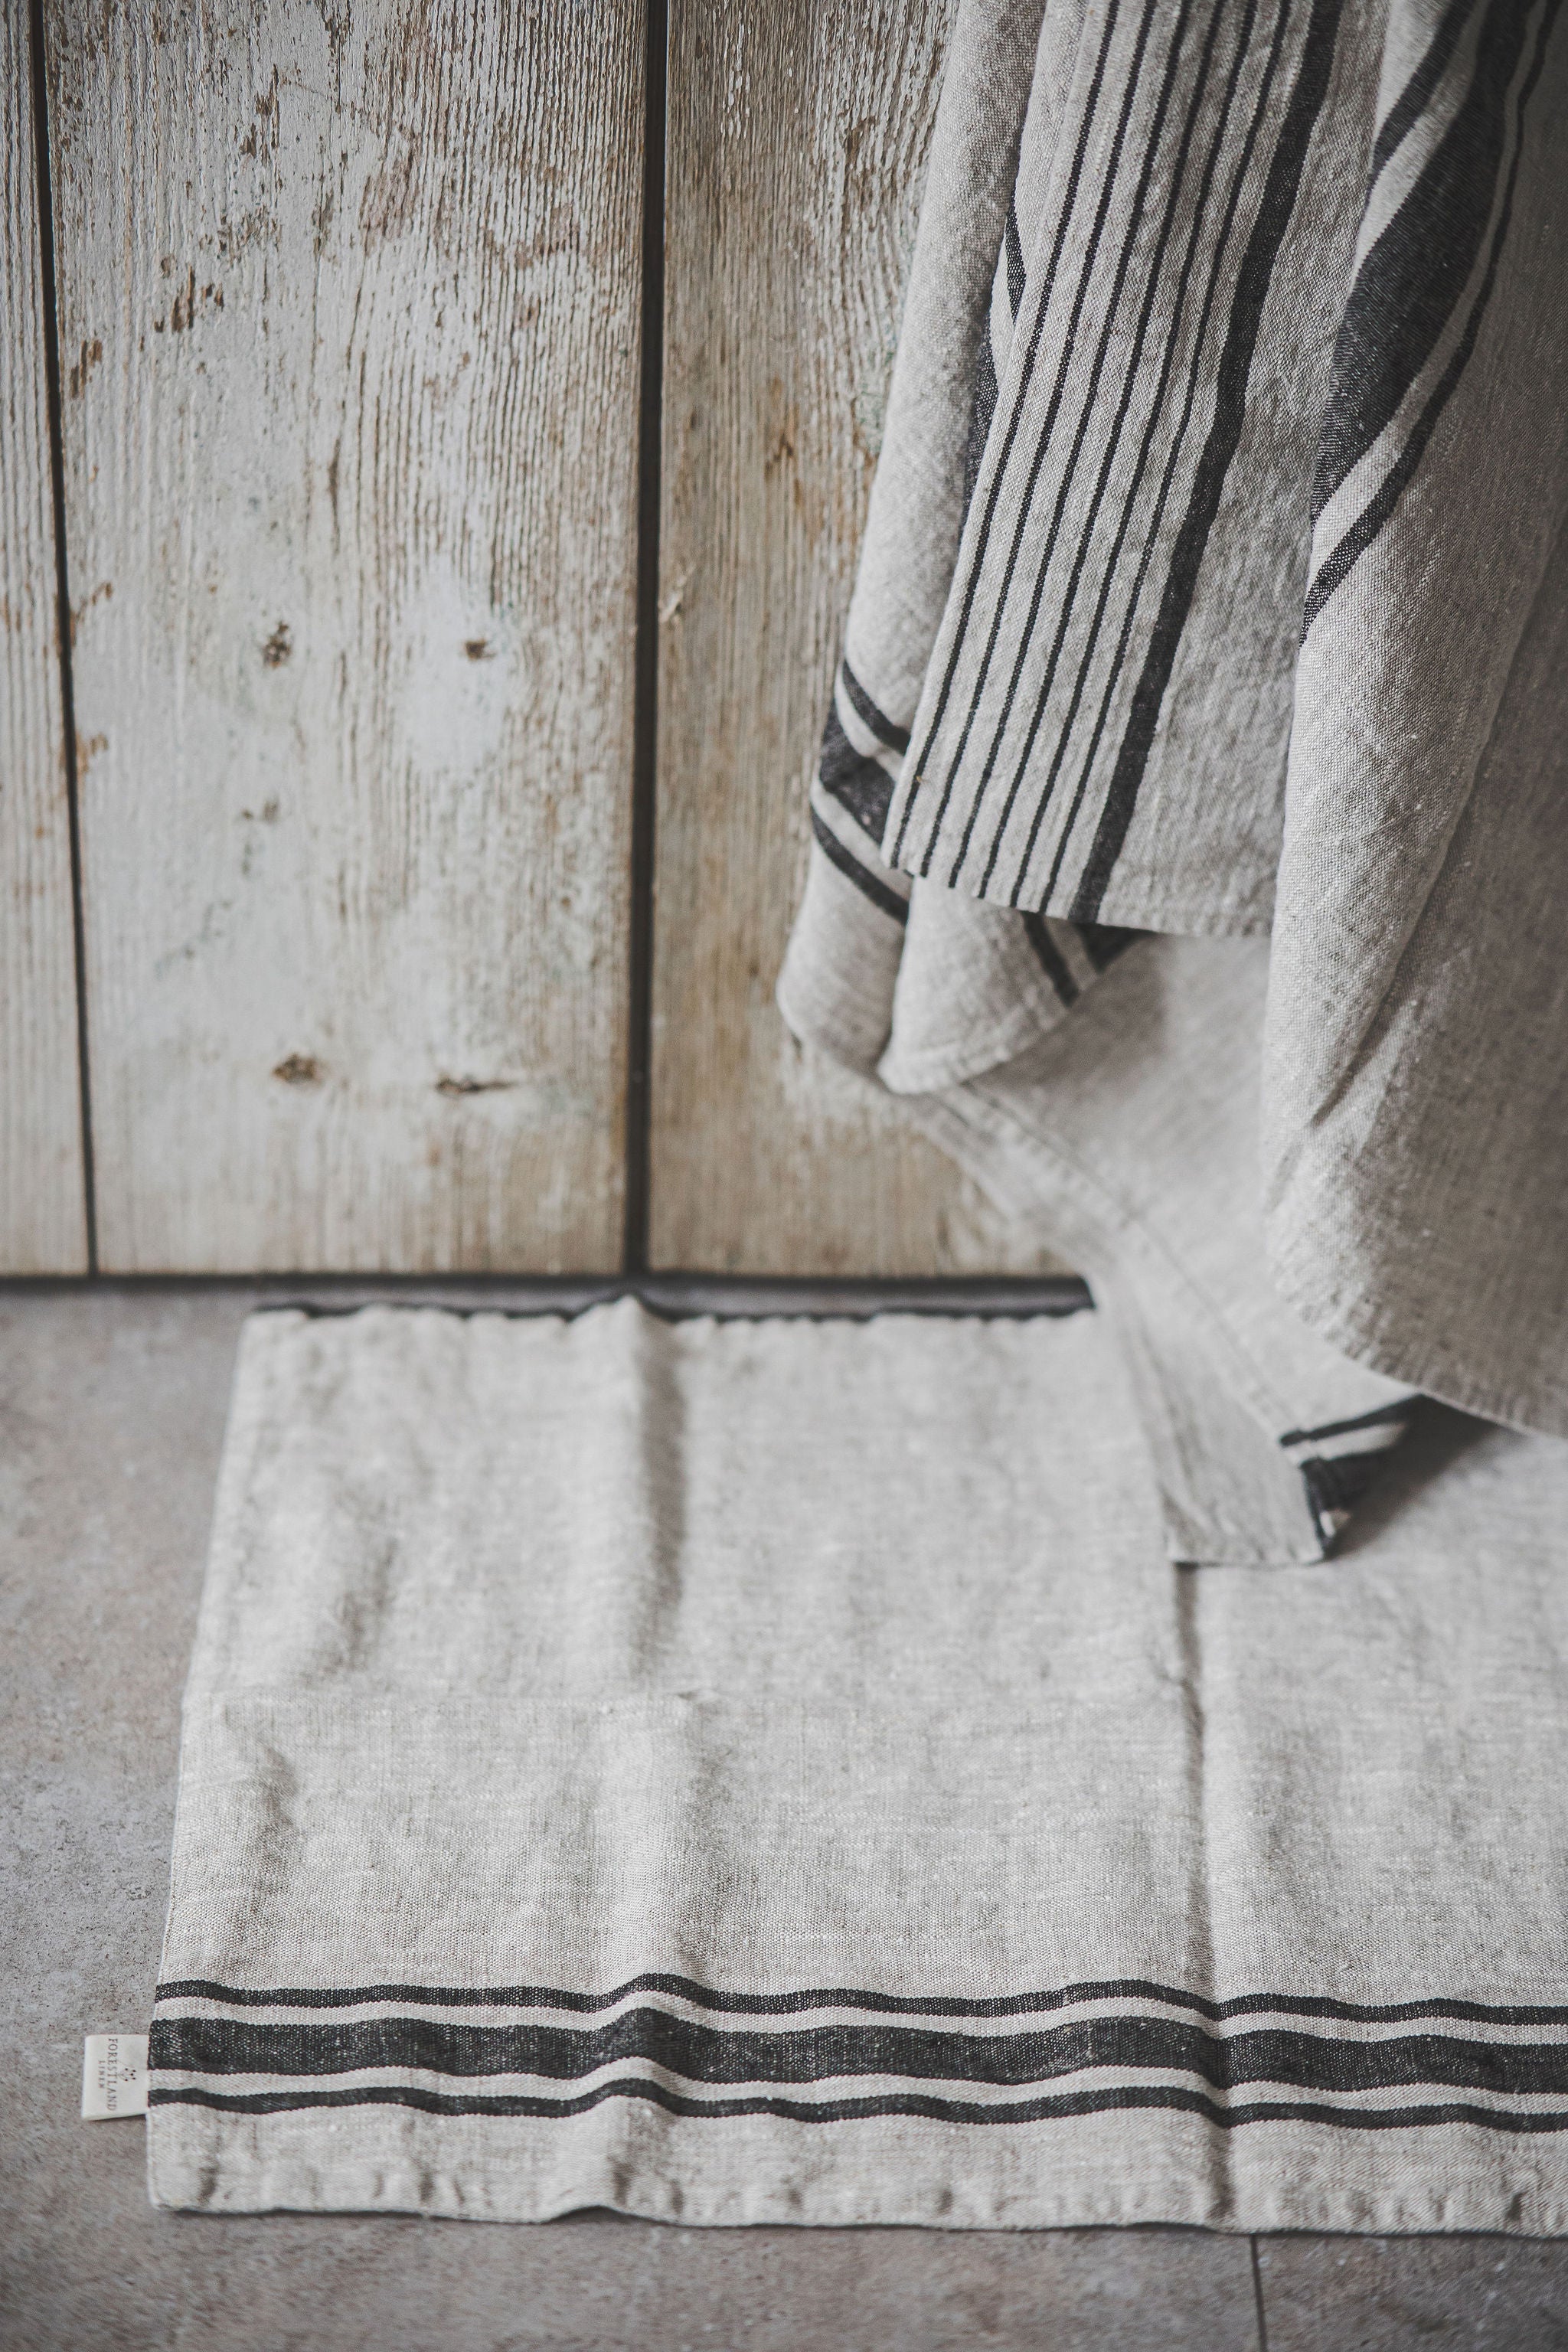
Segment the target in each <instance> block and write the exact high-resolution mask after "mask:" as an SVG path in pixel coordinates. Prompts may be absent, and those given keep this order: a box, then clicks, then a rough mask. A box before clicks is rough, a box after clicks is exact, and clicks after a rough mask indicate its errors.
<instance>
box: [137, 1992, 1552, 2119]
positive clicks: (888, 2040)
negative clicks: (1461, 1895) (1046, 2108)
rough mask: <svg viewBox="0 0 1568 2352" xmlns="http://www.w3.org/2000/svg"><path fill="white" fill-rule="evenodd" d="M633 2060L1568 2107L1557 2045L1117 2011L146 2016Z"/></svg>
mask: <svg viewBox="0 0 1568 2352" xmlns="http://www.w3.org/2000/svg"><path fill="white" fill-rule="evenodd" d="M634 2061H641V2062H643V2063H647V2064H649V2065H654V2066H659V2067H662V2068H663V2069H664V2070H665V2072H666V2073H667V2074H677V2075H679V2076H680V2077H681V2078H682V2079H683V2080H684V2081H685V2082H687V2083H690V2084H742V2083H778V2084H794V2085H800V2084H808V2083H827V2082H837V2081H841V2080H842V2079H844V2078H845V2077H846V2076H852V2075H856V2074H875V2075H881V2076H885V2077H889V2078H896V2079H899V2080H900V2081H903V2082H907V2083H911V2084H914V2083H983V2084H988V2085H990V2086H992V2087H994V2088H1004V2087H1006V2088H1019V2087H1022V2086H1024V2085H1026V2084H1037V2083H1047V2082H1058V2081H1060V2080H1062V2079H1063V2078H1064V2077H1067V2076H1069V2075H1073V2074H1085V2073H1088V2072H1089V2071H1090V2070H1092V2069H1098V2068H1104V2067H1116V2068H1128V2069H1136V2070H1138V2071H1140V2072H1146V2073H1151V2074H1152V2073H1161V2074H1190V2075H1193V2076H1195V2078H1196V2079H1197V2080H1198V2081H1199V2082H1202V2083H1206V2084H1208V2085H1209V2086H1210V2088H1211V2089H1214V2090H1222V2091H1231V2090H1237V2089H1241V2088H1244V2087H1246V2086H1247V2085H1250V2084H1259V2083H1268V2084H1276V2085H1279V2086H1280V2087H1284V2088H1289V2089H1290V2090H1295V2091H1302V2092H1326V2093H1331V2094H1333V2095H1337V2096H1346V2095H1359V2094H1363V2093H1365V2092H1369V2091H1389V2090H1425V2091H1489V2092H1492V2093H1494V2094H1495V2095H1498V2096H1500V2097H1515V2098H1517V2097H1521V2096H1535V2097H1542V2096H1550V2097H1568V2042H1545V2043H1542V2042H1471V2041H1465V2040H1462V2039H1460V2038H1459V2037H1458V2036H1456V2035H1451V2034H1446V2033H1410V2034H1401V2035H1398V2036H1397V2037H1388V2038H1383V2039H1378V2040H1375V2041H1347V2040H1344V2039H1342V2038H1339V2037H1337V2036H1331V2035H1327V2034H1321V2033H1307V2032H1300V2031H1297V2030H1294V2029H1291V2028H1289V2027H1283V2026H1269V2027H1264V2028H1259V2029H1254V2030H1252V2031H1249V2032H1237V2033H1234V2034H1224V2035H1222V2034H1216V2033H1215V2032H1213V2031H1212V2029H1211V2028H1209V2027H1208V2026H1206V2025H1201V2024H1194V2023H1192V2022H1190V2021H1187V2020H1185V2019H1181V2018H1172V2017H1130V2016H1125V2015H1124V2016H1121V2017H1114V2016H1110V2017H1106V2016H1101V2017H1091V2018H1084V2019H1081V2020H1079V2021H1077V2022H1075V2023H1073V2024H1070V2025H1058V2026H1053V2027H1051V2028H1049V2029H1048V2030H1047V2031H1044V2032H1030V2033H952V2032H932V2031H931V2029H930V2028H923V2027H919V2026H910V2025H892V2024H878V2025H845V2024H835V2025H821V2026H815V2027H806V2028H804V2029H795V2030H792V2031H790V2032H773V2033H768V2032H757V2031H756V2030H754V2029H750V2028H745V2027H742V2028H732V2027H731V2028H725V2027H721V2026H715V2025H710V2024H708V2023H706V2022H702V2021H694V2020H692V2019H690V2018H688V2017H681V2016H678V2015H675V2014H673V2013H672V2012H671V2011H668V2010H665V2009H633V2010H626V2011H623V2012H622V2014H621V2015H620V2016H618V2017H616V2018H615V2019H613V2020H612V2021H610V2022H609V2023H607V2024H605V2025H599V2026H593V2027H582V2026H570V2025H542V2024H539V2023H528V2024H508V2025H468V2024H458V2023H457V2022H456V2021H453V2020H452V2019H449V2018H430V2017H375V2018H361V2019H357V2020H355V2021H353V2023H333V2024H317V2023H311V2024H301V2023H298V2022H294V2023H289V2024H273V2023H263V2022H260V2021H257V2020H255V2019H251V2018H241V2019H236V2018H227V2017H165V2018H158V2019H156V2020H155V2021H154V2022H153V2032H152V2043H151V2049H150V2053H149V2063H150V2065H151V2066H152V2068H153V2071H154V2073H157V2074H262V2075H273V2076H279V2077H289V2078H293V2079H309V2078H310V2077H311V2076H317V2075H322V2074H367V2073H371V2072H373V2071H375V2070H378V2069H381V2068H386V2067H409V2068H414V2069H416V2070H418V2071H419V2072H421V2073H424V2074H445V2075H449V2076H454V2077H458V2078H459V2079H464V2078H466V2079H470V2080H479V2079H482V2078H486V2077H494V2076H496V2075H499V2074H531V2075H537V2076H539V2077H541V2078H542V2079H543V2080H544V2081H547V2082H552V2083H571V2082H580V2081H582V2080H583V2078H584V2076H586V2075H589V2074H598V2073H600V2072H601V2071H602V2069H603V2068H605V2067H606V2066H618V2065H626V2064H627V2063H632V2062H634Z"/></svg>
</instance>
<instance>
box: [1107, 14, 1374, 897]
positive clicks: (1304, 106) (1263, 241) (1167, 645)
mask: <svg viewBox="0 0 1568 2352" xmlns="http://www.w3.org/2000/svg"><path fill="white" fill-rule="evenodd" d="M1339 14H1340V11H1339V0H1313V5H1312V9H1311V14H1310V17H1309V19H1308V25H1307V33H1306V38H1305V42H1304V44H1303V47H1302V52H1301V62H1300V69H1299V71H1298V74H1297V77H1296V82H1295V87H1294V88H1293V89H1292V90H1291V92H1290V97H1289V103H1288V105H1287V106H1286V109H1285V114H1284V119H1283V121H1282V123H1281V126H1280V131H1279V142H1278V143H1277V145H1276V147H1275V150H1274V154H1273V157H1272V159H1271V161H1270V163H1269V166H1268V178H1267V180H1266V182H1265V184H1264V189H1263V194H1262V199H1261V201H1260V203H1259V205H1258V214H1257V217H1256V219H1255V220H1254V222H1253V226H1252V233H1251V235H1250V236H1249V237H1248V238H1247V247H1246V250H1245V252H1244V254H1243V256H1242V261H1241V268H1240V270H1239V272H1238V274H1237V284H1236V292H1235V296H1234V299H1233V301H1232V304H1231V312H1230V320H1229V324H1228V326H1227V329H1226V338H1225V342H1224V345H1223V347H1222V349H1221V352H1220V358H1219V365H1218V369H1217V371H1216V383H1215V405H1214V415H1213V419H1212V422H1211V424H1210V426H1209V432H1208V438H1207V440H1206V442H1205V446H1204V451H1203V455H1202V457H1201V458H1200V460H1199V463H1198V468H1197V473H1196V476H1195V478H1194V482H1193V487H1192V490H1191V494H1190V496H1189V498H1188V501H1187V511H1186V513H1185V515H1184V518H1183V521H1182V526H1181V529H1180V530H1179V531H1178V533H1177V535H1176V541H1175V546H1174V548H1173V551H1172V556H1171V565H1170V570H1169V572H1168V573H1167V575H1166V580H1165V588H1164V593H1163V596H1162V598H1161V602H1160V609H1159V613H1158V615H1157V617H1156V619H1155V623H1154V626H1153V632H1152V636H1151V638H1150V643H1149V649H1148V652H1147V654H1146V656H1145V657H1144V662H1143V667H1142V674H1141V676H1140V677H1139V680H1138V684H1137V687H1136V688H1135V689H1134V692H1133V696H1132V707H1131V713H1130V716H1129V719H1128V723H1127V730H1126V733H1125V735H1124V736H1123V738H1122V742H1121V750H1120V751H1119V752H1118V754H1117V760H1116V766H1115V769H1114V771H1113V772H1112V774H1111V779H1110V786H1109V788H1108V790H1107V793H1106V797H1105V804H1104V807H1103V808H1102V809H1101V811H1100V823H1099V824H1098V826H1097V827H1096V830H1095V835H1094V842H1093V845H1092V847H1091V848H1090V851H1089V860H1088V863H1087V865H1086V866H1085V867H1084V871H1083V875H1082V877H1081V879H1080V880H1079V887H1078V891H1077V894H1076V896H1075V898H1074V900H1073V908H1072V913H1073V920H1074V921H1075V922H1079V923H1092V922H1094V921H1096V920H1098V919H1099V915H1100V901H1101V899H1102V898H1104V896H1105V891H1106V887H1107V885H1108V884H1109V882H1110V873H1111V868H1112V867H1113V866H1114V865H1115V864H1116V861H1117V859H1118V857H1119V856H1121V845H1122V844H1123V842H1124V841H1125V840H1126V838H1127V833H1128V828H1129V826H1130V825H1131V822H1132V811H1133V808H1134V807H1135V805H1136V803H1137V799H1138V792H1139V787H1140V786H1141V784H1142V781H1143V772H1144V770H1145V768H1146V767H1147V766H1148V763H1149V754H1150V751H1151V750H1152V745H1153V740H1154V728H1155V723H1156V721H1157V720H1158V719H1159V716H1160V708H1161V705H1162V704H1163V701H1164V698H1165V688H1167V686H1168V685H1169V684H1170V680H1171V672H1172V669H1173V667H1174V665H1175V658H1176V647H1177V646H1178V644H1179V643H1180V641H1181V636H1182V632H1183V630H1184V628H1185V626H1186V624H1187V616H1188V614H1189V613H1190V611H1191V609H1192V602H1193V597H1194V593H1195V591H1196V588H1197V580H1198V572H1199V569H1200V567H1201V565H1202V563H1203V559H1204V554H1205V550H1206V549H1207V546H1208V541H1209V533H1210V531H1211V530H1212V529H1213V527H1214V520H1215V515H1216V514H1217V513H1218V512H1219V501H1220V493H1221V491H1222V490H1223V488H1224V487H1225V480H1226V475H1227V474H1228V473H1229V471H1230V462H1231V459H1232V458H1233V457H1234V456H1235V455H1236V450H1237V444H1238V442H1239V441H1240V438H1241V428H1242V425H1243V423H1244V422H1245V420H1246V414H1247V378H1248V376H1249V374H1250V373H1251V368H1252V359H1253V352H1254V351H1255V349H1256V346H1257V342H1258V327H1259V325H1260V323H1261V320H1262V317H1263V305H1264V302H1265V300H1266V299H1267V298H1268V288H1269V284H1270V282H1271V280H1272V278H1273V276H1274V264H1275V261H1276V259H1277V257H1278V256H1279V247H1280V246H1281V244H1282V243H1283V242H1284V237H1285V231H1286V228H1287V226H1289V219H1290V215H1291V212H1292V211H1293V209H1294V207H1295V203H1296V194H1297V191H1298V189H1299V187H1300V180H1301V172H1302V168H1303V166H1304V164H1305V163H1306V160H1307V147H1308V142H1309V141H1310V138H1311V134H1312V130H1313V126H1314V125H1315V123H1316V122H1317V120H1318V116H1319V114H1320V112H1321V109H1322V104H1323V100H1324V98H1325V96H1326V95H1327V92H1328V87H1329V75H1330V71H1331V67H1332V65H1333V57H1334V43H1335V37H1336V35H1337V33H1338V30H1339Z"/></svg>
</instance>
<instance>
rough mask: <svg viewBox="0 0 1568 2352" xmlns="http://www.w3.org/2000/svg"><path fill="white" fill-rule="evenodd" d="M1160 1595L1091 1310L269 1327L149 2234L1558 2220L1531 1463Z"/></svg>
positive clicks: (1553, 1534)
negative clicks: (423, 2226) (159, 2210)
mask: <svg viewBox="0 0 1568 2352" xmlns="http://www.w3.org/2000/svg"><path fill="white" fill-rule="evenodd" d="M1423 1412H1424V1418H1423V1419H1422V1420H1421V1422H1420V1423H1419V1425H1418V1427H1417V1429H1416V1431H1415V1433H1414V1434H1413V1435H1412V1436H1411V1437H1410V1438H1408V1439H1407V1440H1406V1442H1405V1447H1404V1448H1403V1449H1402V1452H1401V1454H1400V1456H1399V1458H1398V1460H1397V1462H1396V1464H1395V1465H1394V1468H1393V1469H1392V1470H1391V1471H1390V1473H1389V1478H1388V1489H1387V1495H1388V1499H1387V1501H1386V1503H1384V1502H1373V1504H1371V1505H1369V1506H1368V1509H1367V1513H1366V1514H1365V1515H1363V1519H1362V1522H1361V1524H1360V1526H1359V1527H1358V1528H1357V1529H1356V1531H1355V1533H1354V1535H1353V1538H1352V1542H1351V1544H1350V1547H1349V1549H1347V1550H1346V1552H1345V1553H1344V1555H1343V1557H1342V1559H1340V1560H1339V1561H1338V1562H1337V1563H1335V1564H1334V1565H1333V1566H1331V1567H1313V1568H1301V1569H1297V1570H1290V1571H1288V1572H1284V1573H1281V1574H1279V1575H1273V1576H1256V1575H1246V1574H1226V1573H1221V1572H1212V1571H1211V1572H1207V1573H1202V1574H1199V1573H1194V1572H1193V1571H1191V1570H1179V1569H1175V1568H1173V1566H1172V1565H1171V1563H1170V1562H1169V1560H1168V1559H1166V1557H1165V1551H1164V1546H1163V1539H1162V1529H1161V1523H1160V1515H1159V1508H1158V1503H1157V1497H1156V1494H1155V1490H1154V1486H1153V1483H1152V1478H1151V1475H1150V1472H1149V1468H1148V1465H1147V1463H1146V1461H1145V1457H1144V1454H1143V1451H1142V1438H1141V1436H1140V1433H1139V1432H1138V1429H1137V1427H1136V1424H1135V1421H1134V1417H1133V1415H1132V1412H1131V1405H1130V1400H1129V1396H1128V1393H1127V1391H1126V1388H1125V1385H1124V1372H1123V1369H1122V1362H1121V1356H1120V1355H1119V1353H1118V1351H1117V1350H1115V1349H1113V1348H1112V1347H1111V1346H1110V1344H1109V1342H1108V1337H1107V1331H1106V1327H1105V1323H1104V1319H1103V1318H1101V1317H1100V1316H1097V1315H1093V1314H1089V1313H1079V1314H1075V1315H1072V1316H1069V1317H1066V1318H1058V1319H1055V1320H1052V1319H1049V1318H1038V1319H1034V1320H1027V1321H981V1320H976V1319H973V1318H955V1319H946V1318H917V1317H910V1316H886V1317H882V1318H877V1319H874V1320H869V1321H864V1322H850V1321H824V1322H819V1323H813V1322H807V1321H804V1320H802V1321H785V1320H764V1321H754V1322H753V1321H735V1322H726V1323H719V1322H714V1321H711V1320H705V1321H693V1322H689V1323H685V1324H680V1325H675V1326H670V1325H667V1324H665V1323H661V1322H659V1321H657V1320H655V1319H654V1318H651V1317H650V1316H648V1315H647V1313H646V1312H644V1310H643V1309H641V1308H640V1307H638V1306H637V1305H636V1304H634V1303H632V1302H629V1301H623V1302H621V1303H619V1304H616V1305H613V1306H608V1307H596V1308H595V1309H594V1310H592V1311H591V1312H589V1313H587V1314H585V1315H584V1316H583V1317H582V1318H580V1319H578V1320H576V1321H574V1322H563V1321H561V1320H559V1319H556V1318H539V1319H526V1318H523V1319H510V1318H503V1317H499V1316H494V1315H479V1316H474V1317H472V1318H464V1317H459V1316H453V1315H450V1314H445V1313H439V1312H433V1311H426V1310H417V1311H414V1310H399V1309H388V1308H373V1309H369V1310H366V1311H364V1312H363V1313H360V1314H357V1315H353V1316H350V1317H343V1318H336V1317H328V1318H310V1317H309V1316H306V1315H304V1314H301V1313H299V1312H293V1311H288V1312H279V1313H271V1314H266V1315H263V1316H260V1317H258V1318H253V1319H252V1321H251V1323H250V1324H249V1326H248V1327H247V1332H246V1335H245V1339H244V1342H243V1346H242V1349H241V1355H240V1361H239V1368H238V1374H237V1387H236V1392H235V1398H234V1405H233V1412H232V1418H231V1423H230V1429H229V1434H228V1441H227V1448H226V1456H225V1462H224V1466H223V1473H222V1479H221V1486H220V1492H219V1497H218V1505H217V1515H216V1528H215V1533H214V1538H213V1549H212V1559H211V1567H210V1571H209V1576H208V1581H207V1588H206V1593H205V1601H204V1605H203V1612H202V1618H201V1624H200V1631H199V1635H198V1640H197V1644H196V1651H195V1660H194V1663H193V1665H192V1669H191V1677H190V1684H189V1688H188V1691H187V1695H186V1700H185V1721H184V1748H183V1754H182V1764H181V1779H180V1794H179V1808H178V1820H177V1827H176V1838H175V1853H174V1889H173V1898H172V1907H171V1913H170V1919H169V1927H168V1935H167V1941H166V1946H165V1950H164V1956H163V1983H162V1985H161V1987H160V1990H159V1994H158V2000H157V2008H156V2015H155V2021H154V2024H153V2042H152V2066H153V2075H152V2095H151V2105H150V2111H149V2115H150V2137H149V2147H150V2160H151V2178H152V2189H153V2196H154V2198H155V2199H156V2200H158V2201H159V2202H161V2203H163V2204H165V2205H170V2206H178V2207H186V2208H192V2209H199V2210H205V2211H209V2212H247V2211H256V2210H263V2209H267V2208H275V2207H288V2208H294V2209H298V2210H351V2209H352V2210H399V2211H418V2212H426V2213H438V2214H447V2215H455V2216H468V2217H472V2218H477V2219H487V2220H514V2221H516V2220H532V2219H542V2218H544V2217H546V2216H549V2215H552V2214H557V2213H561V2212H564V2211H566V2210H569V2209H571V2208H573V2207H576V2206H583V2205H602V2206H611V2207H615V2208H616V2209H618V2210H622V2211H626V2212H632V2213H639V2214H647V2215H653V2216H658V2217H663V2218H668V2219H672V2220H674V2219H679V2220H681V2221H687V2222H691V2223H719V2222H753V2221H757V2222H761V2221H769V2222H782V2221H795V2222H814V2223H826V2222H843V2223H848V2222H921V2223H935V2224H940V2225H943V2226H951V2227H994V2226H1013V2225H1017V2226H1035V2225H1042V2224H1052V2225H1057V2224H1078V2223H1100V2222H1148V2221H1164V2222H1192V2223H1202V2224H1206V2225H1210V2226H1215V2227H1220V2228H1226V2229H1237V2230H1282V2229H1298V2228H1300V2229H1316V2230H1364V2231H1390V2230H1436V2229H1465V2230H1514V2231H1524V2232H1534V2233H1547V2232H1560V2231H1564V2230H1565V2229H1568V1979H1565V1977H1564V1970H1563V1917H1564V1916H1565V1913H1568V1580H1565V1579H1564V1578H1563V1575H1562V1573H1561V1570H1560V1568H1559V1566H1557V1565H1556V1564H1555V1555H1556V1553H1557V1551H1558V1549H1559V1548H1560V1543H1561V1530H1562V1528H1563V1524H1564V1519H1565V1517H1568V1448H1564V1447H1563V1446H1562V1445H1561V1444H1555V1443H1553V1442H1552V1441H1551V1440H1549V1439H1541V1438H1531V1437H1523V1436H1519V1435H1516V1434H1512V1433H1507V1432H1504V1431H1501V1430H1497V1429H1489V1428H1484V1427H1482V1426H1480V1425H1479V1424H1477V1423H1467V1422H1463V1421H1461V1420H1460V1419H1459V1418H1458V1416H1457V1415H1454V1414H1452V1413H1449V1412H1445V1411H1444V1410H1443V1409H1442V1408H1439V1407H1435V1406H1434V1407H1426V1408H1424V1409H1423Z"/></svg>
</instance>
